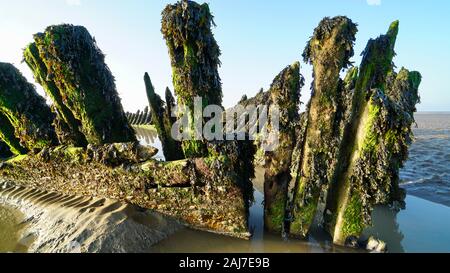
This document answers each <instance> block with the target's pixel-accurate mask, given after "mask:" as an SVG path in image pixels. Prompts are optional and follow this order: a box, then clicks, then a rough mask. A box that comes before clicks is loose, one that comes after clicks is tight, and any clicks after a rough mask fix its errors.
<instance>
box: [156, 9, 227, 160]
mask: <svg viewBox="0 0 450 273" xmlns="http://www.w3.org/2000/svg"><path fill="white" fill-rule="evenodd" d="M212 26H214V21H213V16H212V15H211V12H210V11H209V6H208V4H202V5H199V4H197V3H195V2H194V1H179V2H177V3H176V4H174V5H168V6H167V7H166V8H165V9H164V11H163V13H162V28H161V31H162V33H163V36H164V39H165V40H166V43H167V47H168V48H169V55H170V58H171V63H172V71H173V85H174V88H175V94H176V95H177V98H178V107H179V108H180V109H186V110H187V113H185V114H187V115H188V117H185V118H187V119H188V121H189V128H188V129H189V135H191V136H192V140H185V141H183V142H182V147H183V151H184V155H185V157H186V158H189V157H198V156H205V155H207V154H208V151H207V148H206V143H205V142H204V141H201V140H197V139H196V134H197V133H198V128H197V127H196V125H195V122H194V120H195V114H196V113H195V111H194V110H195V109H194V103H195V98H196V97H200V98H201V99H202V100H203V101H202V105H203V106H204V107H206V106H207V105H219V106H221V105H222V96H223V95H222V82H221V79H220V76H219V72H218V69H219V66H220V60H219V56H220V48H219V46H218V45H217V42H216V40H215V39H214V36H213V34H212V31H211V27H212ZM201 110H202V113H203V109H201ZM180 111H182V110H180ZM184 112H186V111H184ZM200 116H202V115H200ZM179 118H180V117H179ZM205 121H207V120H205Z"/></svg>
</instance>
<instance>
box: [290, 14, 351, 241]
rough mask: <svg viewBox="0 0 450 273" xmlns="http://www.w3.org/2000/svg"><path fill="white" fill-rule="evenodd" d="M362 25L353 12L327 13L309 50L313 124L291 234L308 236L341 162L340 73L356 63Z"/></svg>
mask: <svg viewBox="0 0 450 273" xmlns="http://www.w3.org/2000/svg"><path fill="white" fill-rule="evenodd" d="M356 32H357V27H356V24H354V23H353V22H352V21H351V20H350V19H348V18H347V17H343V16H339V17H334V18H328V17H327V18H324V19H323V20H322V21H321V22H320V24H319V26H318V27H317V28H316V29H315V30H314V35H313V37H312V38H311V40H310V41H309V42H308V44H307V46H306V49H305V51H304V53H303V57H304V60H305V62H309V63H311V64H312V65H313V67H314V69H313V77H314V82H313V84H312V97H311V101H310V102H309V105H308V109H307V112H306V115H307V119H308V124H307V129H306V132H305V133H306V135H305V137H304V139H305V141H304V143H303V147H302V148H301V151H300V153H301V160H300V162H299V164H300V167H299V168H298V173H297V174H294V175H295V176H296V181H295V182H296V185H295V189H294V191H295V192H294V201H293V202H294V203H293V205H292V208H293V211H292V217H293V219H292V222H291V224H290V233H291V235H294V236H300V237H304V236H306V234H307V232H308V230H309V226H310V225H311V223H312V221H313V218H314V216H315V213H316V210H317V206H318V203H319V198H320V195H321V193H322V192H323V190H324V189H326V187H327V186H328V185H329V180H330V179H331V176H332V175H333V172H334V168H335V165H336V159H335V158H336V155H337V152H338V147H339V143H340V139H341V128H340V125H341V121H342V120H341V119H342V117H343V115H342V113H343V112H344V109H342V108H343V107H340V106H341V104H340V103H339V99H341V98H342V97H344V94H343V93H344V91H345V90H344V88H343V85H342V81H341V79H340V78H339V73H340V72H341V70H342V69H344V68H347V67H348V66H349V65H350V58H351V57H352V56H353V54H354V51H353V44H354V42H355V35H356Z"/></svg>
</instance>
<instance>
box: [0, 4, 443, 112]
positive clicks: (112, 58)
mask: <svg viewBox="0 0 450 273" xmlns="http://www.w3.org/2000/svg"><path fill="white" fill-rule="evenodd" d="M173 2H175V1H164V0H14V1H10V0H0V6H1V9H0V37H1V43H0V61H2V62H11V63H14V64H15V65H17V66H18V67H19V69H20V70H21V71H22V73H23V74H24V75H25V76H26V77H27V78H29V80H30V81H32V82H34V80H33V78H32V76H31V73H30V71H29V69H28V67H26V65H24V64H21V58H22V57H21V54H22V48H24V47H25V45H26V44H28V43H29V42H31V41H32V34H34V33H36V32H40V31H43V30H44V29H45V27H46V26H48V25H52V24H59V23H71V24H76V25H84V26H85V27H87V29H88V30H89V31H90V33H91V34H92V35H93V36H95V38H96V40H97V42H98V45H99V47H100V48H101V49H102V51H103V52H104V53H105V54H106V55H107V58H106V62H107V64H108V65H109V67H110V68H111V70H112V72H113V74H114V76H115V77H116V83H117V88H118V91H119V93H120V96H121V98H122V103H123V105H124V107H125V109H126V110H130V111H135V110H137V109H142V108H143V107H144V106H145V105H147V102H146V96H145V91H144V90H145V89H144V82H143V75H144V72H149V74H150V76H151V78H152V81H153V84H154V85H155V87H156V89H157V92H158V93H160V94H163V91H164V90H165V87H166V86H169V87H170V88H171V89H172V90H173V88H172V80H171V69H170V61H169V56H168V53H167V48H166V45H165V42H164V40H163V38H162V35H161V32H160V27H161V23H160V21H161V11H162V10H163V8H164V7H165V5H166V4H168V3H173ZM208 3H209V4H210V8H211V11H212V12H213V14H214V16H215V22H216V24H217V27H216V28H215V29H214V30H213V31H214V34H215V37H216V40H217V41H218V43H219V45H220V47H221V49H222V56H221V60H222V67H221V68H220V75H221V77H222V81H223V91H224V104H225V105H226V106H232V105H233V104H234V103H235V102H237V101H238V100H239V99H240V98H241V97H242V95H243V94H244V93H245V94H247V95H249V96H251V95H254V94H255V93H256V92H257V91H258V90H259V89H260V88H261V87H263V88H268V87H269V85H270V83H271V81H272V80H273V78H274V77H275V76H276V75H277V74H278V73H279V72H280V71H281V70H282V69H283V68H284V67H285V66H287V65H289V64H291V63H293V62H295V61H297V60H301V53H302V52H303V48H304V46H305V44H306V42H307V40H308V39H309V37H310V36H311V35H312V33H313V29H314V28H315V27H316V26H317V24H318V23H319V21H320V20H321V19H322V18H323V17H324V16H336V15H346V16H348V17H350V18H351V19H352V20H353V21H354V22H357V23H358V25H359V32H358V34H357V41H356V45H355V53H356V54H355V57H354V58H353V60H354V61H355V64H357V65H358V64H359V62H360V60H361V58H360V57H359V55H360V53H361V52H362V51H363V49H364V47H365V45H366V43H367V41H368V39H370V38H375V37H377V36H378V35H380V34H381V33H384V32H386V30H387V28H388V26H389V24H390V23H391V22H392V21H394V20H397V19H398V20H400V33H399V37H398V42H397V47H396V51H397V53H398V56H397V57H396V58H395V63H396V65H397V66H398V68H400V67H402V66H405V67H406V68H408V69H410V70H418V71H420V72H421V73H422V75H423V78H424V79H423V83H422V86H421V96H422V104H421V105H420V106H419V110H420V111H450V92H449V91H450V90H449V85H450V84H449V83H450V79H449V77H450V52H449V49H450V15H449V14H450V1H448V0H433V1H425V0H318V1H312V0H311V1H298V0H292V1H288V0H285V1H283V0H281V1H262V0H259V1H258V0H209V1H208ZM302 65H303V67H302V74H303V75H304V76H305V77H306V79H307V84H306V86H305V87H304V89H303V91H302V95H303V98H302V100H303V101H304V102H305V101H307V100H308V98H309V93H310V90H309V86H310V83H311V71H312V70H311V67H310V66H309V65H306V64H302ZM38 90H39V91H40V92H42V91H41V90H40V87H38Z"/></svg>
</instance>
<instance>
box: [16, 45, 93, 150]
mask: <svg viewBox="0 0 450 273" xmlns="http://www.w3.org/2000/svg"><path fill="white" fill-rule="evenodd" d="M23 55H24V61H25V62H26V64H27V65H28V67H30V69H31V70H32V71H33V73H34V78H35V80H36V82H37V83H39V84H40V85H41V86H42V87H43V88H44V90H45V92H46V94H47V95H48V96H49V97H50V98H51V100H52V102H53V104H52V110H53V112H54V113H56V117H55V120H54V125H55V130H56V134H57V136H58V139H59V142H60V143H62V144H69V145H74V146H79V147H85V146H86V145H87V140H86V137H85V136H84V135H83V133H82V132H81V131H80V128H81V121H80V120H78V119H76V118H75V116H74V115H73V113H72V112H71V110H70V109H69V108H68V107H67V106H66V105H65V103H64V94H63V93H61V92H60V91H59V89H58V86H57V85H56V83H55V81H54V78H53V77H51V76H50V75H49V70H48V69H47V66H46V65H45V63H43V61H42V59H41V57H40V55H39V49H38V48H37V46H36V44H35V43H32V44H30V45H28V47H26V49H25V51H24V54H23Z"/></svg>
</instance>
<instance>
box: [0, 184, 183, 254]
mask: <svg viewBox="0 0 450 273" xmlns="http://www.w3.org/2000/svg"><path fill="white" fill-rule="evenodd" d="M0 207H3V208H12V209H15V210H12V211H15V212H14V213H18V212H17V211H20V212H21V213H22V214H23V217H22V218H23V222H22V225H26V230H25V231H24V232H22V233H21V234H20V237H14V236H12V235H14V234H17V232H14V230H9V231H8V230H6V231H5V232H6V233H8V234H7V235H5V236H10V238H11V242H7V243H5V244H3V243H2V245H3V246H4V248H5V249H2V251H3V252H10V251H11V252H13V251H17V250H16V248H15V246H13V244H15V245H18V246H25V247H22V250H25V251H26V250H28V252H33V253H34V252H38V253H71V252H75V253H79V252H89V253H125V252H132V253H136V252H148V251H149V249H150V247H151V246H152V245H154V244H156V243H157V242H159V241H161V240H163V239H165V238H167V237H168V236H169V235H171V234H173V233H174V232H175V231H177V230H179V229H181V228H183V226H182V225H181V224H180V223H178V222H177V221H175V220H173V219H170V218H167V217H165V216H163V215H161V214H158V213H154V212H151V211H148V210H142V209H140V208H137V207H135V206H132V205H128V204H123V203H119V202H115V201H113V200H105V199H95V198H85V197H75V196H73V197H69V196H62V195H59V194H55V193H46V192H42V191H39V190H34V189H25V188H23V187H15V186H11V185H7V184H2V185H0ZM8 219H12V218H10V217H9V216H8ZM12 226H14V227H17V225H12ZM6 248H8V249H6Z"/></svg>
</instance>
